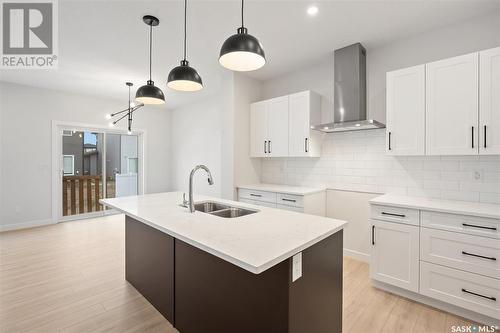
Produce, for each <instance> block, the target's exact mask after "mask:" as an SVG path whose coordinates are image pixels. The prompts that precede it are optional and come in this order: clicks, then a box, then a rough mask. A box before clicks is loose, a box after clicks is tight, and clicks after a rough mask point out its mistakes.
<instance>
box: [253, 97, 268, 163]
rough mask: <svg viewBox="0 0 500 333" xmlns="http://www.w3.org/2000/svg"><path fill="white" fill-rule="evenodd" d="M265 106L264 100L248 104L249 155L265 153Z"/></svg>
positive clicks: (256, 155)
mask: <svg viewBox="0 0 500 333" xmlns="http://www.w3.org/2000/svg"><path fill="white" fill-rule="evenodd" d="M267 107H268V104H267V103H265V102H257V103H253V104H252V105H251V106H250V156H252V157H264V156H266V155H267Z"/></svg>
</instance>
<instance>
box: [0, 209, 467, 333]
mask: <svg viewBox="0 0 500 333" xmlns="http://www.w3.org/2000/svg"><path fill="white" fill-rule="evenodd" d="M469 324H471V323H469V322H468V321H467V320H465V319H461V318H458V317H456V316H454V315H451V314H447V313H445V312H442V311H440V310H436V309H433V308H430V307H428V306H425V305H421V304H418V303H415V302H412V301H409V300H407V299H404V298H401V297H398V296H395V295H392V294H389V293H386V292H384V291H381V290H378V289H375V288H373V287H371V285H370V281H369V278H368V265H367V264H366V263H363V262H360V261H356V260H353V259H349V258H345V260H344V332H349V333H351V332H352V333H357V332H381V333H382V332H383V333H391V332H395V333H396V332H414V333H417V332H426V333H433V332H451V326H452V325H469ZM0 332H2V333H4V332H7V333H10V332H165V333H173V332H177V331H176V330H175V329H174V328H173V327H172V326H171V325H170V323H168V322H167V321H166V320H165V319H164V318H163V317H162V316H161V315H160V314H159V313H158V311H156V310H155V309H154V308H153V306H151V305H150V304H149V303H148V302H147V301H146V300H145V299H144V298H143V297H142V296H141V295H140V294H139V293H138V292H137V291H136V290H135V289H134V288H133V287H132V286H131V285H129V284H128V283H127V282H126V281H125V277H124V217H123V215H115V216H108V217H103V218H95V219H89V220H81V221H73V222H66V223H60V224H57V225H51V226H46V227H40V228H33V229H26V230H20V231H11V232H4V233H0Z"/></svg>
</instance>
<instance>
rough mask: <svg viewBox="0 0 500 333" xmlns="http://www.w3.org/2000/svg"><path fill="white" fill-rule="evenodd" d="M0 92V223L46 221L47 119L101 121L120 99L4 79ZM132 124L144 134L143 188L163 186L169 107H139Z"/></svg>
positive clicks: (48, 203)
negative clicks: (63, 90) (144, 177)
mask: <svg viewBox="0 0 500 333" xmlns="http://www.w3.org/2000/svg"><path fill="white" fill-rule="evenodd" d="M0 94H1V96H0V111H1V115H0V118H1V119H2V121H1V123H0V126H1V127H0V151H1V153H2V155H1V163H0V164H1V170H0V172H1V176H0V178H1V186H0V193H1V199H2V201H1V206H0V217H1V220H0V222H1V224H0V229H3V228H12V227H16V226H23V225H25V226H26V225H30V224H37V223H49V222H50V220H51V217H52V212H51V207H52V193H51V188H52V185H51V184H52V183H51V182H52V180H51V175H52V173H51V167H52V166H51V163H52V156H51V155H52V143H51V139H52V120H59V121H67V122H80V123H84V124H94V125H100V126H107V123H108V120H106V119H105V117H104V116H105V115H106V114H107V113H111V112H113V111H117V110H121V109H122V108H123V105H124V103H123V102H120V101H111V100H103V99H98V98H95V97H93V96H88V95H79V94H74V93H69V92H62V91H57V90H49V89H41V88H34V87H28V86H24V85H18V84H12V83H6V82H0ZM124 102H125V104H126V101H124ZM122 126H124V124H121V125H120V127H122ZM134 127H135V128H140V129H143V130H145V131H146V136H147V138H146V140H147V142H146V144H147V146H146V152H145V153H146V168H147V169H146V170H147V173H146V191H147V192H148V193H154V192H163V191H167V190H169V189H170V186H169V177H168V175H169V163H168V160H169V147H170V144H169V136H168V131H169V128H170V116H169V112H168V111H166V110H165V109H162V108H161V107H144V108H141V109H140V110H139V111H137V113H134ZM6 226H8V227H6ZM2 227H3V228H2Z"/></svg>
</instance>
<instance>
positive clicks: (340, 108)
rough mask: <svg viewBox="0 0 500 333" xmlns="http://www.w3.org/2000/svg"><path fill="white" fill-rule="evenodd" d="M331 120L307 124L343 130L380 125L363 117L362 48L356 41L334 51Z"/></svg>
mask: <svg viewBox="0 0 500 333" xmlns="http://www.w3.org/2000/svg"><path fill="white" fill-rule="evenodd" d="M334 60H335V63H334V68H335V72H334V81H335V85H334V108H333V123H327V124H319V125H315V126H311V128H312V129H314V130H318V131H322V132H327V133H331V132H345V131H359V130H365V129H375V128H384V127H385V125H384V124H382V123H379V122H378V121H376V120H373V119H366V50H365V48H364V47H363V45H361V44H360V43H356V44H353V45H349V46H346V47H344V48H341V49H338V50H335V51H334Z"/></svg>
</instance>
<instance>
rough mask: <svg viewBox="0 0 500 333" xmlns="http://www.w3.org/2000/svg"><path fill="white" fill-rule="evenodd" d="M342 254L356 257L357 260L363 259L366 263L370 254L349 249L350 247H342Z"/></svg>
mask: <svg viewBox="0 0 500 333" xmlns="http://www.w3.org/2000/svg"><path fill="white" fill-rule="evenodd" d="M344 256H346V257H349V258H353V259H356V260H359V261H363V262H366V263H370V255H369V254H366V253H363V252H358V251H355V250H350V249H346V248H344Z"/></svg>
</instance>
